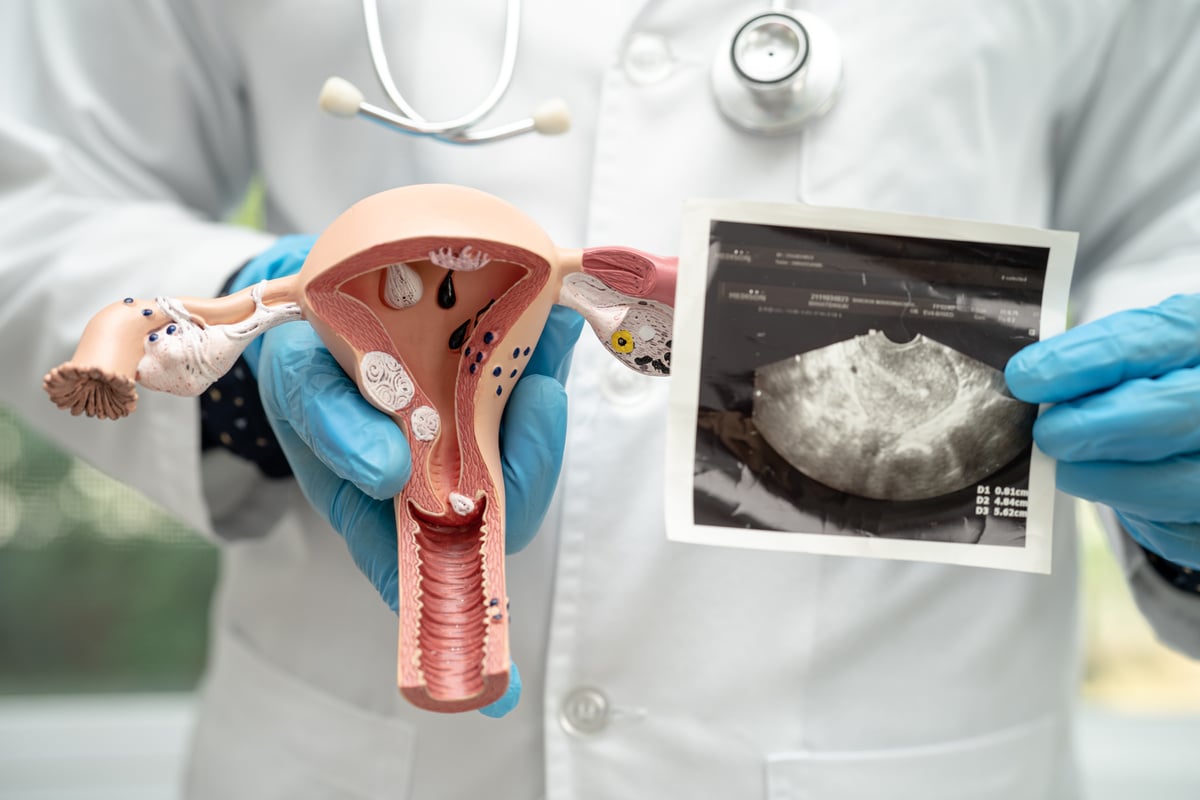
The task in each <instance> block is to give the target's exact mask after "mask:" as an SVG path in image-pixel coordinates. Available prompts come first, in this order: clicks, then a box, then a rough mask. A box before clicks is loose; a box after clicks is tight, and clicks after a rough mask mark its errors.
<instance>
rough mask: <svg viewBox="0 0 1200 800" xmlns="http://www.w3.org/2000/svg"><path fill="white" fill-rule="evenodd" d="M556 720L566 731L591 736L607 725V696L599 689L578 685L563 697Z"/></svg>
mask: <svg viewBox="0 0 1200 800" xmlns="http://www.w3.org/2000/svg"><path fill="white" fill-rule="evenodd" d="M558 722H559V724H560V725H562V728H563V730H564V731H566V732H567V733H572V734H575V735H576V736H591V735H593V734H597V733H600V731H602V730H604V729H605V728H606V727H608V698H607V697H605V696H604V693H603V692H601V691H600V690H599V689H592V688H590V687H580V688H578V689H575V690H573V691H572V692H571V693H570V694H568V695H567V696H566V698H564V699H563V702H562V707H561V708H560V709H559V712H558Z"/></svg>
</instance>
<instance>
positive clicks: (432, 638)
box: [44, 186, 676, 712]
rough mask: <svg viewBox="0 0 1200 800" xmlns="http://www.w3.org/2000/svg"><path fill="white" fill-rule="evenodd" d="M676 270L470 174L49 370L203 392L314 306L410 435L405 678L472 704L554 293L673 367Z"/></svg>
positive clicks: (139, 314) (336, 344)
mask: <svg viewBox="0 0 1200 800" xmlns="http://www.w3.org/2000/svg"><path fill="white" fill-rule="evenodd" d="M675 270H676V261H675V259H670V258H660V257H657V256H652V255H649V254H646V253H642V252H639V251H636V250H633V249H630V248H623V247H597V248H589V249H585V250H571V249H563V248H559V247H557V246H555V245H554V243H553V242H551V241H550V239H549V237H548V236H547V234H546V233H545V232H544V231H543V230H542V229H541V228H540V227H538V226H537V225H536V224H535V223H534V222H533V221H531V220H530V219H529V218H528V217H526V216H525V215H524V214H522V213H521V212H520V211H518V210H517V209H515V208H514V207H512V206H511V205H509V204H507V203H505V202H503V201H501V200H499V199H497V198H495V197H492V196H490V195H487V194H484V193H483V192H479V191H476V190H473V189H467V188H463V187H458V186H410V187H404V188H400V189H393V190H391V191H387V192H383V193H381V194H377V195H373V196H371V197H368V198H366V199H364V200H362V201H360V202H359V203H356V204H355V205H354V206H352V207H351V208H350V209H349V210H347V211H346V212H345V213H344V214H342V215H341V216H340V217H338V218H337V219H336V220H335V221H334V222H333V223H332V224H331V225H330V226H329V228H327V229H326V230H325V232H324V233H322V234H321V236H320V237H319V238H318V239H317V241H316V243H315V244H314V245H313V247H312V250H311V251H310V253H309V256H308V258H307V260H306V261H305V263H304V267H303V268H302V269H301V270H300V272H299V273H298V274H296V275H293V276H290V277H287V278H280V279H277V280H273V281H266V282H264V283H261V284H259V285H257V286H255V287H253V288H250V289H246V290H243V291H241V292H238V293H236V294H233V295H230V296H228V297H223V298H219V299H215V300H214V299H198V298H177V299H172V298H158V299H156V300H153V301H144V300H136V299H134V298H124V299H123V300H118V301H117V302H115V303H113V304H112V305H110V306H108V307H107V308H105V309H103V310H102V311H100V313H98V314H97V315H96V316H95V317H93V318H92V320H91V322H89V323H88V325H87V328H86V329H85V330H84V333H83V337H82V339H81V341H80V344H79V347H78V349H77V350H76V352H75V355H74V357H73V358H72V359H71V361H69V362H67V363H66V364H63V365H62V366H59V367H57V368H55V369H53V370H51V372H50V373H49V374H48V375H47V376H46V378H45V381H44V386H45V389H46V391H47V392H48V393H49V395H50V398H51V400H53V401H54V403H55V404H56V405H58V406H59V407H60V408H64V409H70V411H71V412H72V413H73V414H81V413H82V414H88V415H89V416H97V417H104V418H109V419H117V418H120V417H123V416H126V415H127V414H129V413H131V412H132V411H133V410H134V408H135V406H136V404H137V393H136V390H135V388H134V384H135V382H137V383H141V384H142V385H143V386H145V387H147V388H149V389H155V390H159V391H165V392H171V393H173V394H180V395H185V396H194V395H198V394H201V393H202V392H204V390H205V389H206V388H207V387H208V386H209V385H211V384H212V382H213V381H215V380H216V379H217V378H218V377H220V376H221V375H222V374H224V372H225V371H227V370H228V369H229V368H230V367H231V366H232V365H233V363H234V362H235V361H236V360H237V357H238V355H239V354H240V353H241V352H242V350H243V349H244V348H245V347H246V345H247V344H248V343H249V342H250V340H251V339H253V337H255V336H257V335H258V334H260V333H262V332H263V331H265V330H267V329H269V328H270V327H272V326H274V325H277V324H281V323H285V322H290V321H293V320H298V319H303V320H306V321H307V322H308V323H309V324H311V325H312V326H313V328H314V329H315V330H316V331H317V333H318V334H319V335H320V337H321V339H322V341H323V342H324V343H325V345H326V346H327V347H328V348H329V351H330V352H331V353H332V354H333V356H334V357H335V358H336V359H337V361H338V363H339V364H340V365H341V366H342V368H343V369H344V370H345V371H346V374H347V375H349V376H351V377H352V378H353V379H354V381H355V382H356V383H357V385H358V386H359V388H360V390H361V391H362V394H363V396H364V397H365V398H366V399H367V400H368V401H370V403H371V404H372V405H374V406H375V407H376V408H378V409H379V410H380V411H382V412H383V413H384V414H386V415H388V416H389V417H391V418H392V419H393V420H394V421H395V423H396V424H397V425H399V426H400V428H401V429H402V430H403V431H404V433H405V435H406V436H407V438H408V440H409V443H410V445H411V448H412V457H413V458H412V460H413V474H412V477H411V479H410V480H409V482H408V484H407V485H406V486H405V488H404V490H403V492H401V494H399V495H398V496H397V497H396V498H395V500H394V503H395V507H396V527H397V531H396V534H397V540H398V547H399V568H400V597H399V601H400V636H399V659H398V661H399V663H398V668H397V673H398V682H399V686H400V690H401V692H403V694H404V696H405V697H406V698H408V700H409V701H411V702H412V703H413V704H415V705H417V706H419V707H421V708H425V709H429V710H433V711H445V712H452V711H465V710H468V709H474V708H480V707H482V706H485V705H488V704H490V703H492V702H494V701H495V700H497V699H499V698H500V697H501V696H502V695H503V694H504V692H505V689H506V688H507V686H508V673H509V667H510V661H509V649H508V610H507V608H508V601H507V596H506V593H505V584H504V482H503V477H502V473H501V469H500V451H499V427H500V417H501V414H502V413H503V411H504V406H505V403H506V402H507V400H508V397H509V394H510V393H511V392H512V389H513V386H514V385H515V384H516V382H517V380H518V379H519V378H520V376H521V373H522V371H523V370H524V368H525V365H526V364H528V363H529V357H530V355H531V353H532V351H533V348H534V346H535V345H536V343H537V341H538V337H539V336H540V334H541V331H542V327H543V326H544V325H545V322H546V318H547V316H548V315H549V313H550V307H551V305H552V304H554V303H560V304H562V305H565V306H569V307H570V308H573V309H575V310H576V311H578V312H579V313H580V314H582V315H583V316H584V317H585V318H586V319H587V321H588V322H589V323H590V325H591V327H592V328H593V330H594V331H595V332H596V334H597V335H598V336H599V338H600V340H601V341H602V342H603V343H604V345H605V346H606V347H607V348H608V350H609V351H610V352H611V353H612V354H613V355H614V356H615V357H616V358H618V359H619V360H621V361H622V362H623V363H625V364H626V365H628V366H629V367H630V368H632V369H634V370H637V371H639V372H642V373H645V374H647V375H665V374H667V373H668V372H669V371H670V363H671V321H672V303H673V299H674V291H675Z"/></svg>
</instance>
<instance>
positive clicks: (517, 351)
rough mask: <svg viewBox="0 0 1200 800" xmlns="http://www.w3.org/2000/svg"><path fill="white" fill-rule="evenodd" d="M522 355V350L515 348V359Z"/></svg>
mask: <svg viewBox="0 0 1200 800" xmlns="http://www.w3.org/2000/svg"><path fill="white" fill-rule="evenodd" d="M520 355H521V348H519V347H514V348H513V358H517V357H518V356H520Z"/></svg>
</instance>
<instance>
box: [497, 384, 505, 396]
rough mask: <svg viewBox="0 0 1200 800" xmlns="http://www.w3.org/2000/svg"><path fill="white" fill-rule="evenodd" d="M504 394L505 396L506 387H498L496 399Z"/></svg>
mask: <svg viewBox="0 0 1200 800" xmlns="http://www.w3.org/2000/svg"><path fill="white" fill-rule="evenodd" d="M502 394H504V387H503V386H497V387H496V397H499V396H500V395H502Z"/></svg>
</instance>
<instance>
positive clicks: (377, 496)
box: [234, 236, 583, 717]
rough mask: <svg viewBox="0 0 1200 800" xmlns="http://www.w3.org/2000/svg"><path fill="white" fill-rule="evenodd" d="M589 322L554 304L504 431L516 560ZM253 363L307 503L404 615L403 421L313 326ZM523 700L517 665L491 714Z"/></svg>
mask: <svg viewBox="0 0 1200 800" xmlns="http://www.w3.org/2000/svg"><path fill="white" fill-rule="evenodd" d="M312 242H313V238H312V237H307V236H289V237H284V238H282V239H280V240H279V241H278V242H277V243H276V244H275V245H274V246H273V247H271V248H269V249H268V250H266V251H265V252H264V253H263V254H262V255H261V256H259V257H258V258H256V259H254V260H253V261H251V262H250V263H249V264H247V266H246V267H245V268H244V269H243V270H242V274H240V275H239V276H238V279H237V281H236V283H235V286H234V288H235V289H236V288H241V287H244V286H249V285H251V284H254V283H257V282H258V281H259V280H262V279H264V278H277V277H282V276H284V275H288V274H291V273H294V272H296V271H298V270H299V269H300V267H301V266H302V265H303V263H304V258H305V257H306V255H307V253H308V249H309V248H310V247H311V246H312ZM582 327H583V318H582V317H580V316H579V315H578V314H576V313H575V312H573V311H571V310H569V309H566V308H562V307H560V306H555V307H554V308H553V310H552V311H551V313H550V318H549V319H548V320H547V322H546V327H545V330H544V331H543V332H542V336H541V339H539V341H538V344H537V347H536V348H535V351H534V353H533V355H532V356H531V357H530V359H529V364H528V365H527V367H526V369H525V373H524V375H522V377H521V379H520V380H519V381H517V384H516V386H515V387H514V388H513V391H512V394H511V396H510V397H509V400H508V403H507V405H506V406H505V410H504V416H503V418H502V420H501V424H500V455H501V464H502V469H503V473H504V492H505V512H506V513H505V527H506V532H505V533H506V539H505V547H506V550H507V552H509V553H514V552H517V551H518V550H520V549H521V548H523V547H525V545H527V544H528V543H529V541H530V540H531V539H532V538H533V535H534V534H535V533H536V532H537V529H538V527H539V526H540V525H541V522H542V519H543V518H544V516H545V514H546V510H547V508H548V507H549V504H550V499H551V497H552V495H553V493H554V487H555V485H556V484H557V482H558V473H559V470H560V468H561V467H562V456H563V446H564V443H565V438H566V424H567V398H566V392H565V390H564V388H563V384H564V383H565V381H566V376H567V372H568V370H569V368H570V361H571V352H572V348H573V347H574V344H575V341H576V339H578V337H579V332H580V330H581V329H582ZM244 358H246V360H247V362H248V363H249V365H250V368H251V369H252V370H253V371H255V372H256V374H257V375H258V379H259V388H260V392H261V395H262V400H263V407H264V409H265V410H266V413H267V417H268V419H269V420H270V422H271V426H272V428H274V430H275V434H276V436H277V438H278V439H279V443H280V446H281V447H282V448H283V451H284V453H285V454H286V455H287V458H288V461H289V462H290V464H291V466H292V470H293V472H294V473H295V475H296V479H297V481H298V482H299V484H300V488H301V489H302V490H303V491H304V494H305V497H307V498H308V500H309V502H310V503H312V505H313V507H314V508H316V509H317V511H318V512H320V513H321V514H322V515H323V516H324V517H325V518H326V519H327V520H329V523H330V524H331V525H332V526H333V528H334V529H335V530H337V531H338V532H339V533H340V534H341V535H342V537H343V538H344V539H345V541H346V546H347V548H348V549H349V551H350V555H351V557H352V558H353V559H354V563H355V564H357V565H358V568H359V569H360V570H362V572H363V574H364V575H366V577H367V578H368V579H369V580H370V581H371V583H372V584H373V585H374V586H375V588H376V589H377V590H378V591H379V594H380V596H381V597H382V598H383V600H384V601H385V602H386V603H387V604H388V606H389V607H391V609H392V610H393V611H396V610H397V608H398V599H397V597H398V582H399V571H398V564H397V553H396V521H395V511H394V508H393V505H392V498H393V497H394V496H395V495H396V494H399V492H400V490H401V489H403V488H404V484H405V483H407V481H408V478H409V474H410V472H411V469H412V463H411V455H410V452H409V448H408V442H407V441H406V440H405V439H404V436H403V434H402V433H401V432H400V429H399V428H398V427H397V426H396V424H395V423H394V422H392V421H391V420H390V419H388V418H387V417H386V416H384V415H383V414H381V413H380V412H379V411H378V410H377V409H375V408H374V407H373V406H372V405H371V404H370V403H368V402H367V401H366V400H365V399H363V397H362V395H361V394H359V391H358V388H357V387H356V386H355V385H354V383H353V381H351V380H350V378H348V377H347V376H346V374H345V373H344V372H343V371H342V368H341V367H340V366H338V364H337V362H336V361H335V360H334V358H333V356H332V355H330V353H329V351H328V350H327V349H326V348H325V346H324V344H322V343H321V340H320V338H319V337H318V336H317V335H316V332H315V331H313V329H312V328H311V327H310V326H309V325H308V324H306V323H291V324H288V325H281V326H280V327H278V328H275V329H273V330H271V331H268V332H267V334H265V335H264V336H263V337H261V347H260V348H258V349H257V351H256V352H251V350H250V349H249V348H247V350H246V352H245V353H244ZM520 692H521V679H520V674H519V673H518V672H517V671H516V668H515V665H514V668H513V672H512V676H511V679H510V681H509V687H508V692H507V693H506V694H505V695H504V697H502V698H501V699H500V700H498V701H496V702H495V703H493V704H492V705H490V706H488V707H487V708H484V709H481V711H482V713H484V714H486V715H488V716H493V717H499V716H503V715H504V714H506V713H508V712H509V711H511V710H512V709H513V708H514V707H515V706H516V704H517V700H518V699H519V696H520Z"/></svg>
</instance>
